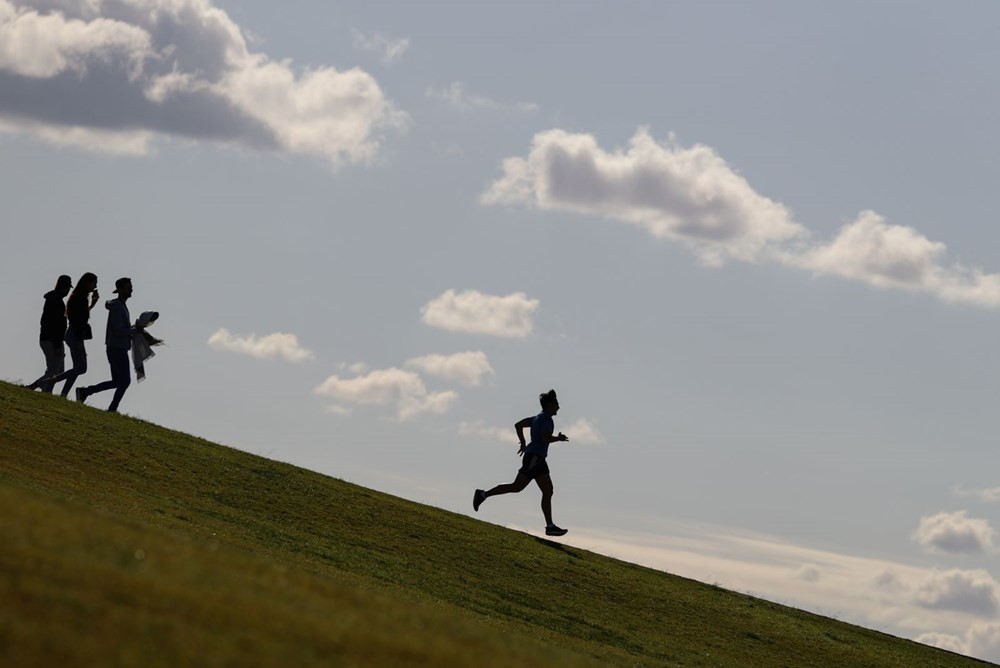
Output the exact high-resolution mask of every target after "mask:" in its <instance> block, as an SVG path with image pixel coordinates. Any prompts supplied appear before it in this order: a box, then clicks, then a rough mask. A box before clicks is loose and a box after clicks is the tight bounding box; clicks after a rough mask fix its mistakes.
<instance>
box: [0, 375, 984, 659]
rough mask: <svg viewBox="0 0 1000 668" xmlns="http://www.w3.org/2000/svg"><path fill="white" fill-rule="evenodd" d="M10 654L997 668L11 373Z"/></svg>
mask: <svg viewBox="0 0 1000 668" xmlns="http://www.w3.org/2000/svg"><path fill="white" fill-rule="evenodd" d="M0 663H2V664H3V665H18V666H20V665H24V666H28V665H73V666H80V665H140V664H141V665H144V666H145V665H164V666H177V665H193V664H196V665H265V666H266V665H295V666H299V665H306V666H308V665H324V666H329V665H387V666H388V665H427V666H448V665H470V666H509V665H516V666H588V665H609V664H610V665H620V666H664V665H669V666H674V665H676V666H741V667H742V666H767V667H768V668H773V667H779V666H789V667H795V668H798V667H801V666H824V667H827V666H852V667H854V666H906V667H907V668H910V667H913V666H972V665H987V664H985V663H983V662H979V661H975V660H973V659H969V658H967V657H961V656H958V655H955V654H951V653H949V652H945V651H942V650H938V649H934V648H931V647H927V646H924V645H920V644H917V643H914V642H910V641H906V640H902V639H899V638H895V637H892V636H888V635H885V634H882V633H878V632H875V631H871V630H867V629H862V628H859V627H856V626H851V625H848V624H844V623H842V622H838V621H835V620H831V619H827V618H824V617H820V616H818V615H813V614H810V613H806V612H803V611H800V610H795V609H792V608H788V607H784V606H780V605H777V604H773V603H769V602H766V601H762V600H759V599H755V598H752V597H749V596H745V595H742V594H737V593H734V592H730V591H726V590H723V589H720V588H717V587H712V586H709V585H705V584H702V583H698V582H694V581H692V580H688V579H685V578H680V577H677V576H672V575H669V574H666V573H662V572H659V571H655V570H652V569H648V568H642V567H639V566H635V565H632V564H627V563H624V562H621V561H617V560H615V559H611V558H608V557H604V556H601V555H597V554H594V553H591V552H587V551H585V550H580V549H577V548H572V547H566V546H564V545H562V544H560V543H558V542H553V541H546V540H541V539H538V538H535V537H532V536H529V535H526V534H522V533H519V532H515V531H510V530H507V529H503V528H500V527H497V526H493V525H491V524H487V523H484V522H479V521H476V520H474V519H472V518H469V517H466V516H463V515H457V514H454V513H449V512H446V511H443V510H439V509H436V508H431V507H428V506H423V505H420V504H416V503H412V502H409V501H406V500H404V499H400V498H397V497H393V496H389V495H386V494H382V493H378V492H374V491H371V490H368V489H365V488H362V487H358V486H356V485H352V484H349V483H346V482H343V481H340V480H337V479H334V478H330V477H327V476H323V475H320V474H318V473H314V472H311V471H306V470H304V469H300V468H297V467H294V466H290V465H286V464H281V463H278V462H274V461H271V460H267V459H263V458H261V457H257V456H254V455H250V454H247V453H244V452H241V451H238V450H234V449H231V448H226V447H223V446H219V445H215V444H213V443H209V442H207V441H205V440H202V439H199V438H196V437H193V436H189V435H186V434H182V433H179V432H175V431H171V430H168V429H164V428H161V427H158V426H156V425H152V424H149V423H146V422H143V421H141V420H136V419H133V418H129V417H125V416H120V415H113V414H108V413H105V412H102V411H99V410H96V409H94V408H90V407H85V406H80V405H77V404H75V403H73V402H68V401H64V400H61V399H59V398H58V397H51V396H45V395H41V394H40V393H29V392H27V391H25V390H23V389H20V388H17V387H15V386H13V385H10V384H8V383H2V382H0Z"/></svg>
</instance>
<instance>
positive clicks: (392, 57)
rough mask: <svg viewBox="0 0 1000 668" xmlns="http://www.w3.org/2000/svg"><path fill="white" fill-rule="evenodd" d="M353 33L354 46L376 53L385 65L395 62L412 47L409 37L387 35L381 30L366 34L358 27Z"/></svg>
mask: <svg viewBox="0 0 1000 668" xmlns="http://www.w3.org/2000/svg"><path fill="white" fill-rule="evenodd" d="M352 35H353V36H354V48H356V49H361V50H362V51H367V52H369V53H374V54H375V55H377V56H378V57H379V60H381V61H382V63H384V64H385V65H392V64H393V63H395V62H396V61H397V60H399V59H400V58H401V57H402V55H403V53H405V52H406V50H407V49H409V48H410V39H409V38H408V37H399V38H394V37H386V36H385V35H383V34H382V33H379V32H376V33H374V34H373V35H366V34H364V33H363V32H361V31H360V30H357V29H355V30H353V31H352Z"/></svg>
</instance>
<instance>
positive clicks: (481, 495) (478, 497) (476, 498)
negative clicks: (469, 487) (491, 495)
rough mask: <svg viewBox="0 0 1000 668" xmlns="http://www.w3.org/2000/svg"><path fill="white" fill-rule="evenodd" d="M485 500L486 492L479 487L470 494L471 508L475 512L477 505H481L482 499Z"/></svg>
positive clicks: (477, 509) (477, 510) (477, 508)
mask: <svg viewBox="0 0 1000 668" xmlns="http://www.w3.org/2000/svg"><path fill="white" fill-rule="evenodd" d="M485 500H486V492H484V491H483V490H481V489H477V490H476V493H475V494H473V495H472V509H473V510H475V511H476V512H477V513H478V512H479V506H480V505H482V503H483V501H485Z"/></svg>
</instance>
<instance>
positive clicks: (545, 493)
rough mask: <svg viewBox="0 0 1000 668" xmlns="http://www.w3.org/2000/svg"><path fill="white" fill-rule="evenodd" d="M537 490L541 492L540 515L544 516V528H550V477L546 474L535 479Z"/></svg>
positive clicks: (551, 490) (551, 491)
mask: <svg viewBox="0 0 1000 668" xmlns="http://www.w3.org/2000/svg"><path fill="white" fill-rule="evenodd" d="M535 482H537V483H538V489H540V490H542V514H543V515H545V526H552V524H553V522H552V493H553V491H554V490H553V489H552V476H550V475H549V474H548V473H545V474H543V475H540V476H538V477H537V478H535Z"/></svg>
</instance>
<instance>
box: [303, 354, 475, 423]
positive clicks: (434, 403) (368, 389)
mask: <svg viewBox="0 0 1000 668" xmlns="http://www.w3.org/2000/svg"><path fill="white" fill-rule="evenodd" d="M315 392H316V394H318V395H320V396H324V397H331V398H333V399H336V400H337V401H340V402H347V403H353V404H361V405H378V406H384V405H393V406H395V408H396V414H397V417H398V419H399V420H401V421H402V420H409V419H411V418H414V417H416V416H418V415H421V414H424V413H431V414H442V413H446V412H447V411H448V409H450V408H451V406H452V405H453V404H454V403H455V401H456V400H457V399H458V394H457V393H455V392H452V391H445V392H430V391H428V389H427V386H426V385H424V381H423V380H421V379H420V376H418V375H417V374H416V373H414V372H412V371H407V370H405V369H399V368H396V367H389V368H387V369H376V370H374V371H369V372H368V373H364V374H361V375H357V376H355V377H353V378H341V377H340V376H339V375H333V376H330V377H328V378H327V379H326V380H325V381H323V383H322V384H320V385H319V386H318V387H317V388H316V389H315Z"/></svg>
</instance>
